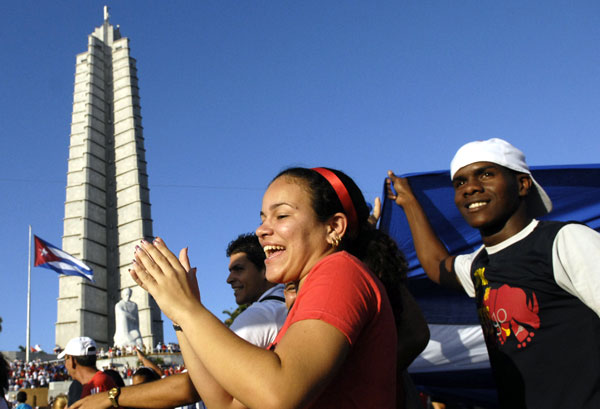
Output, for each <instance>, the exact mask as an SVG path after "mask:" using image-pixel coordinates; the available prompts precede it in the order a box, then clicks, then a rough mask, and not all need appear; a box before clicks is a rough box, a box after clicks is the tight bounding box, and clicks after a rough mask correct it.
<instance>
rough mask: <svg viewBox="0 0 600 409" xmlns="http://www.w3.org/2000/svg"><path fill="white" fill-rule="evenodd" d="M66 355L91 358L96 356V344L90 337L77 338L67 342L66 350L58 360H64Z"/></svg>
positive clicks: (59, 355)
mask: <svg viewBox="0 0 600 409" xmlns="http://www.w3.org/2000/svg"><path fill="white" fill-rule="evenodd" d="M65 355H70V356H90V355H96V343H95V342H94V340H93V339H91V338H89V337H77V338H73V339H71V340H70V341H69V342H67V346H66V347H65V350H64V351H62V352H61V353H60V354H58V356H57V358H58V359H63V358H64V357H65Z"/></svg>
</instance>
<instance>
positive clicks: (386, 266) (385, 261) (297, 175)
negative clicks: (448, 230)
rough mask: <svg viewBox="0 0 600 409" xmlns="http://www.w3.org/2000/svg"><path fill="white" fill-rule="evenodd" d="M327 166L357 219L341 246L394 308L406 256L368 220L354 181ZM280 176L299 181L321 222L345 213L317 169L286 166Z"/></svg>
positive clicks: (365, 205) (363, 200)
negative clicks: (362, 266)
mask: <svg viewBox="0 0 600 409" xmlns="http://www.w3.org/2000/svg"><path fill="white" fill-rule="evenodd" d="M325 169H328V168H325ZM328 170H329V171H331V172H333V173H334V174H335V175H336V176H337V177H338V178H339V179H340V181H341V182H342V183H343V185H344V186H345V187H346V190H347V191H348V194H349V195H350V199H351V200H352V204H353V205H354V208H355V209H356V216H357V219H358V220H357V223H358V226H356V231H353V232H352V233H351V234H346V235H344V237H343V238H342V242H341V248H342V249H344V250H346V251H347V252H348V253H350V254H352V255H354V256H355V257H357V258H358V259H360V260H361V261H362V262H363V263H365V264H366V265H367V267H369V269H370V270H371V271H372V272H373V273H375V274H376V275H377V276H378V277H379V279H380V280H381V281H382V282H383V284H384V286H385V288H386V290H387V292H388V296H389V298H390V301H391V303H392V307H393V308H394V311H396V310H397V307H398V306H399V303H400V295H399V290H400V289H399V285H400V283H401V282H402V281H403V280H404V279H405V278H406V272H407V270H408V264H407V262H406V258H405V257H404V254H402V252H401V251H400V249H398V246H397V245H396V242H394V240H393V239H392V238H391V237H389V236H388V235H387V234H386V233H384V232H382V231H381V230H377V229H376V228H375V227H374V226H373V225H372V224H371V223H369V221H368V219H369V207H368V206H367V203H366V201H365V198H364V196H363V194H362V192H361V191H360V189H359V188H358V186H357V185H356V183H354V181H353V180H352V179H351V178H350V177H349V176H348V175H346V174H345V173H344V172H341V171H339V170H335V169H328ZM281 176H283V177H287V178H290V179H291V180H296V181H299V182H301V184H302V185H303V187H305V188H306V189H307V191H308V193H309V194H310V196H311V201H312V207H313V210H314V211H315V213H316V215H317V219H318V220H319V221H321V222H324V221H326V220H328V219H329V218H330V217H331V216H333V215H334V214H335V213H338V212H341V213H344V214H345V213H346V212H345V211H344V207H343V206H342V203H341V201H340V199H339V197H338V195H337V193H336V191H335V189H334V188H333V187H332V186H331V184H330V183H329V182H328V181H327V179H326V178H325V177H324V176H322V175H321V174H320V173H319V172H317V171H315V170H313V169H308V168H289V169H286V170H284V171H283V172H281V173H279V174H278V175H277V176H276V177H275V179H277V178H279V177H281ZM275 179H273V180H275Z"/></svg>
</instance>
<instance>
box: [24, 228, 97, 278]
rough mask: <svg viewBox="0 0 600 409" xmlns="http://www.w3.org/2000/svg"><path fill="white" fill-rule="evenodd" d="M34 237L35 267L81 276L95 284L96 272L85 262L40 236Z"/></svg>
mask: <svg viewBox="0 0 600 409" xmlns="http://www.w3.org/2000/svg"><path fill="white" fill-rule="evenodd" d="M33 237H34V239H35V263H34V266H35V267H38V266H39V267H45V268H49V269H52V270H54V271H56V272H57V273H59V274H65V275H70V276H81V277H83V278H86V279H88V280H90V281H92V282H94V272H93V271H92V269H91V268H90V267H89V266H88V265H86V264H85V263H84V262H83V261H81V260H78V259H76V258H75V257H73V256H72V255H70V254H69V253H66V252H64V251H62V250H61V249H59V248H58V247H55V246H53V245H52V244H50V243H48V242H47V241H44V240H42V239H40V238H39V237H38V236H33Z"/></svg>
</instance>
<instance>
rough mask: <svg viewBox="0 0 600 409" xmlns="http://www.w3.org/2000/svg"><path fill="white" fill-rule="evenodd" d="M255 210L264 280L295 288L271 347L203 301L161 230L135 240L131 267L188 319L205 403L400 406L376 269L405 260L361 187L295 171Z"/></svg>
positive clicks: (187, 341) (178, 316)
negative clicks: (372, 214) (248, 337)
mask: <svg viewBox="0 0 600 409" xmlns="http://www.w3.org/2000/svg"><path fill="white" fill-rule="evenodd" d="M260 216H261V225H260V226H259V227H258V228H257V230H256V235H257V236H258V237H259V241H260V243H261V245H262V247H263V249H264V251H265V254H266V256H267V258H266V260H265V265H266V277H267V279H268V280H269V281H271V282H277V283H288V282H295V283H297V287H298V295H297V298H296V301H295V303H294V306H293V307H292V309H291V311H290V313H289V316H288V320H287V321H286V324H285V325H284V327H283V329H282V330H281V332H280V336H279V337H278V338H277V339H276V341H275V342H274V344H273V345H272V347H271V348H268V349H266V350H265V349H262V348H258V347H256V346H254V345H251V344H249V343H247V342H246V341H244V340H243V339H241V338H239V337H237V336H236V335H235V334H233V333H232V332H231V331H229V330H228V329H227V328H226V327H225V326H224V325H223V324H222V323H221V322H220V320H219V319H218V318H217V317H215V316H214V315H212V314H211V313H210V312H209V311H208V310H207V309H206V307H205V306H204V305H203V304H202V301H201V298H200V296H199V294H198V289H197V283H196V282H195V276H194V275H193V274H188V272H189V271H191V270H190V266H189V260H187V257H185V255H184V256H183V257H181V259H180V260H178V259H177V257H176V256H175V255H174V254H173V253H172V252H171V251H170V250H169V249H168V248H167V246H166V245H165V243H164V241H163V240H162V239H160V238H157V239H155V240H154V242H153V243H148V242H145V241H144V242H142V243H141V245H140V246H139V247H138V248H137V249H136V254H135V263H134V270H132V276H133V278H134V279H135V280H136V282H137V283H138V284H139V285H141V286H142V287H143V288H144V289H146V290H147V291H149V292H150V293H151V294H152V295H153V296H154V299H155V300H156V302H157V303H158V304H159V306H160V307H161V309H162V310H163V312H164V313H165V314H166V315H167V316H168V317H169V318H171V319H172V320H173V321H174V322H177V323H178V324H179V326H180V327H181V328H182V334H183V336H180V345H181V350H182V352H183V354H184V359H185V362H186V366H187V367H188V370H189V373H190V377H191V379H192V381H193V382H194V385H195V387H196V388H197V389H198V392H199V394H200V396H202V398H203V400H204V402H205V404H206V406H207V407H213V406H214V407H236V408H238V407H247V408H254V407H260V408H306V407H309V406H310V407H311V408H361V409H362V408H366V407H376V408H384V409H387V408H389V409H391V408H395V407H396V402H395V392H396V391H395V388H396V355H397V351H396V347H397V334H396V327H395V325H394V316H393V312H392V307H391V305H390V302H389V299H388V297H387V293H386V290H385V289H384V287H383V284H382V283H381V281H380V280H379V279H378V278H377V276H376V275H375V274H374V273H376V274H377V275H380V274H381V275H382V276H385V275H386V274H383V273H384V271H383V270H386V273H387V272H388V271H389V272H390V274H394V273H397V272H398V271H400V270H401V264H402V263H403V260H402V261H400V258H399V257H398V253H399V252H398V250H397V248H396V247H395V246H392V247H393V248H392V247H390V246H388V245H389V244H390V241H389V239H388V238H387V236H385V233H383V232H380V231H378V230H375V228H374V227H373V226H372V225H371V224H370V223H369V222H368V217H369V209H368V206H367V204H366V202H365V200H364V197H363V195H362V193H361V192H360V189H359V188H358V187H357V186H356V184H355V183H354V181H353V180H352V179H351V178H350V177H348V176H347V175H345V174H344V173H342V172H340V171H337V170H333V169H326V168H315V169H306V168H292V169H288V170H286V171H284V172H282V173H280V174H279V175H277V177H275V179H274V180H273V181H272V182H271V184H270V185H269V187H268V189H267V191H266V192H265V195H264V197H263V203H262V209H261V212H260ZM383 244H385V245H383ZM371 268H372V269H371ZM188 358H189V359H188Z"/></svg>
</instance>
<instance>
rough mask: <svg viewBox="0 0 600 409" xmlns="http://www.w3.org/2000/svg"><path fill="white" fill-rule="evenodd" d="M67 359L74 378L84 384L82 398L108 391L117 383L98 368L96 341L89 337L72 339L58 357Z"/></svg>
mask: <svg viewBox="0 0 600 409" xmlns="http://www.w3.org/2000/svg"><path fill="white" fill-rule="evenodd" d="M63 358H64V360H65V368H67V372H68V373H69V375H70V376H71V378H73V379H74V380H76V381H78V382H80V383H81V384H82V385H83V389H82V391H81V398H83V397H85V396H88V395H93V394H95V393H98V392H104V391H108V390H110V389H112V388H114V387H116V386H117V385H116V384H115V381H114V380H113V379H112V378H111V377H110V376H109V375H107V374H105V373H104V372H102V371H99V370H98V369H96V343H95V342H94V340H93V339H91V338H89V337H77V338H73V339H71V340H70V341H69V342H68V343H67V346H66V347H65V349H64V351H62V352H61V353H60V354H59V355H58V359H63Z"/></svg>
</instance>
